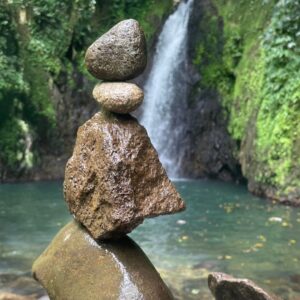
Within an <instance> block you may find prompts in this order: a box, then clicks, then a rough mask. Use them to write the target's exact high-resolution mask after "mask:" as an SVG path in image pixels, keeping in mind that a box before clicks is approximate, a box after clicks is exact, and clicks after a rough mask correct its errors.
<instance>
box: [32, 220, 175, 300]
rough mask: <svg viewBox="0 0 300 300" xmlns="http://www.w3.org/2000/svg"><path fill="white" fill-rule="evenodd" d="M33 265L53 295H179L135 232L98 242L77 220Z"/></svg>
mask: <svg viewBox="0 0 300 300" xmlns="http://www.w3.org/2000/svg"><path fill="white" fill-rule="evenodd" d="M32 271H33V276H34V277H35V278H36V279H37V280H38V281H39V282H40V283H41V284H42V285H43V286H44V287H45V289H46V290H47V291H48V294H49V296H50V298H51V299H52V300H61V299H64V300H83V299H86V300H94V299H97V300H106V299H107V300H114V299H116V300H117V299H122V300H126V299H128V300H129V299H130V300H135V299H147V300H151V299H153V300H157V299H161V300H169V299H173V297H172V295H171V293H170V291H169V290H168V288H167V286H166V285H165V284H164V282H163V281H162V279H161V278H160V276H159V274H158V273H157V271H156V270H155V268H154V267H153V265H152V264H151V262H150V261H149V259H148V258H147V257H146V255H145V254H144V252H143V251H142V250H141V249H140V248H139V247H138V246H137V245H136V244H135V243H134V242H133V241H132V240H131V239H130V238H128V237H124V238H122V239H120V240H118V241H115V242H114V241H110V242H107V243H106V242H102V243H101V242H98V243H97V242H95V241H94V240H93V239H92V238H91V237H90V235H89V234H88V233H87V232H86V230H85V229H84V228H83V227H82V226H81V225H80V224H78V223H77V222H75V221H73V222H70V223H69V224H67V225H66V226H65V227H64V228H63V229H62V230H61V231H60V232H59V233H58V234H57V236H56V237H55V238H54V239H53V241H52V242H51V244H50V245H49V246H48V248H47V249H46V250H45V251H44V253H42V255H41V256H40V257H39V258H38V259H37V260H36V261H35V263H34V265H33V268H32Z"/></svg>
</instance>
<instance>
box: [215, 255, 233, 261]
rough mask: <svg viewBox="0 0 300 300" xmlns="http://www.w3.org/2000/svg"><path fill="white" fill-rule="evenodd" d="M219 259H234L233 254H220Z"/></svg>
mask: <svg viewBox="0 0 300 300" xmlns="http://www.w3.org/2000/svg"><path fill="white" fill-rule="evenodd" d="M218 259H219V260H229V259H232V256H230V255H219V256H218Z"/></svg>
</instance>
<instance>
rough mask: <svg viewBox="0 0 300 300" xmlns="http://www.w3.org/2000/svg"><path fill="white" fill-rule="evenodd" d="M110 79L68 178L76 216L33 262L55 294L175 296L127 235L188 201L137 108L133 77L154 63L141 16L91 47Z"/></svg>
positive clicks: (139, 97)
mask: <svg viewBox="0 0 300 300" xmlns="http://www.w3.org/2000/svg"><path fill="white" fill-rule="evenodd" d="M85 61H86V66H87V68H88V70H89V72H90V73H91V74H92V75H93V76H95V77H96V78H98V79H101V80H106V81H109V82H102V83H99V84H97V85H96V86H95V88H94V91H93V96H94V98H95V99H96V101H98V102H99V103H100V105H101V111H100V112H99V113H96V114H95V115H94V116H93V117H92V118H91V119H90V120H88V121H87V122H86V123H85V124H84V125H83V126H81V127H80V128H79V130H78V133H77V140H76V144H75V148H74V152H73V155H72V157H71V158H70V159H69V161H68V163H67V166H66V171H65V181H64V196H65V200H66V202H67V204H68V207H69V210H70V212H71V213H72V214H73V216H74V218H75V221H72V222H71V223H69V224H68V225H66V226H65V227H64V228H63V229H62V230H61V231H60V232H59V233H58V235H57V236H56V237H55V238H54V240H53V241H52V243H51V244H50V245H49V246H48V248H47V249H46V250H45V251H44V253H43V254H42V255H41V256H40V257H39V258H38V259H37V260H36V262H35V263H34V265H33V275H34V277H35V278H36V279H37V280H38V281H40V282H41V284H42V285H43V286H44V287H45V288H46V290H47V291H48V294H49V296H50V298H51V299H66V300H68V299H73V300H74V299H78V300H81V299H172V295H171V294H170V292H169V290H168V288H167V287H166V285H165V284H164V283H163V281H162V279H161V278H160V276H159V274H158V273H157V271H156V270H155V268H154V267H153V266H152V264H151V262H150V261H149V260H148V259H147V257H146V256H145V254H144V253H143V252H142V250H141V249H140V248H139V247H138V246H137V245H136V244H135V243H134V242H133V241H132V240H131V239H130V238H129V237H127V236H126V234H127V233H129V232H131V231H132V230H133V229H134V228H135V227H136V226H138V225H139V224H141V223H142V222H143V220H144V219H145V218H147V217H155V216H158V215H162V214H171V213H175V212H179V211H181V210H183V209H184V208H185V206H184V202H183V201H182V199H181V198H180V196H179V194H178V193H177V191H176V189H175V188H174V186H173V185H172V183H171V182H170V180H169V179H168V177H167V174H166V172H165V170H164V169H163V167H162V165H161V163H160V162H159V159H158V155H157V152H156V150H155V149H154V148H153V146H152V144H151V141H150V139H149V137H148V135H147V132H146V130H145V129H144V128H143V127H142V126H141V125H140V124H139V123H138V121H137V120H136V119H135V118H134V117H132V116H131V115H129V113H130V112H132V111H133V110H135V109H136V108H137V107H138V106H139V105H140V104H141V103H142V101H143V91H142V90H141V89H140V88H139V87H138V86H137V85H135V84H133V83H128V82H125V81H126V80H129V79H132V78H134V77H136V76H138V75H139V74H140V73H141V72H143V70H144V69H145V67H146V63H147V53H146V41H145V37H144V33H143V31H142V29H141V28H140V26H139V24H138V22H137V21H135V20H132V19H130V20H125V21H122V22H120V23H118V24H117V25H116V26H114V27H113V28H112V29H111V30H109V31H108V32H107V33H105V34H104V35H102V36H101V37H100V38H99V39H97V40H96V41H95V42H94V43H93V44H92V45H91V46H90V47H89V48H88V50H87V52H86V57H85Z"/></svg>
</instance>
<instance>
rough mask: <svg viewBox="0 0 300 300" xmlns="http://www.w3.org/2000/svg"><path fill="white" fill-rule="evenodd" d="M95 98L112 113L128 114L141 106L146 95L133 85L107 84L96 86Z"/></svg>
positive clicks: (125, 83)
mask: <svg viewBox="0 0 300 300" xmlns="http://www.w3.org/2000/svg"><path fill="white" fill-rule="evenodd" d="M93 97H94V98H95V100H96V101H97V102H99V103H100V105H101V106H102V107H103V108H104V109H106V110H108V111H110V112H114V113H118V114H128V113H130V112H132V111H134V110H135V109H137V108H138V107H139V106H140V105H141V103H142V102H143V98H144V93H143V91H142V90H141V89H140V88H139V87H138V86H137V85H136V84H133V83H127V82H105V83H100V84H97V85H96V86H95V88H94V90H93Z"/></svg>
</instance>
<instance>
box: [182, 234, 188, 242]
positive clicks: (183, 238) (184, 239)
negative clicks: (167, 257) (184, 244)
mask: <svg viewBox="0 0 300 300" xmlns="http://www.w3.org/2000/svg"><path fill="white" fill-rule="evenodd" d="M181 239H182V240H183V241H186V240H188V239H189V237H188V236H187V235H184V236H182V237H181Z"/></svg>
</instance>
